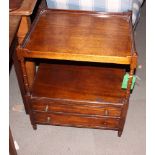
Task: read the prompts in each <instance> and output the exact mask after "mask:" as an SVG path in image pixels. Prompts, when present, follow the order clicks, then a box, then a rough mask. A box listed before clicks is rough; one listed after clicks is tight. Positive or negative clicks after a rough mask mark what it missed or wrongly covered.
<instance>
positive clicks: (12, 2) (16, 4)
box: [9, 0, 23, 11]
mask: <svg viewBox="0 0 155 155" xmlns="http://www.w3.org/2000/svg"><path fill="white" fill-rule="evenodd" d="M22 2H23V0H9V11H13V10H16V9H18V8H20V6H21V5H22Z"/></svg>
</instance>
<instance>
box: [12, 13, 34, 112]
mask: <svg viewBox="0 0 155 155" xmlns="http://www.w3.org/2000/svg"><path fill="white" fill-rule="evenodd" d="M30 25H31V20H30V17H27V16H23V17H22V19H21V23H20V26H19V30H18V34H17V36H18V44H19V45H20V44H22V42H23V40H24V38H25V35H26V34H27V32H28V31H29V29H30ZM13 62H14V67H15V71H16V75H17V79H18V84H19V88H20V91H21V95H22V98H23V103H24V106H25V111H26V113H27V114H28V107H27V104H26V99H25V93H26V91H25V89H24V83H23V77H22V70H21V67H20V63H19V61H18V59H17V55H16V52H14V56H13ZM26 71H27V75H28V82H29V86H30V87H31V85H32V83H33V80H34V76H35V64H34V63H33V62H30V61H27V62H26Z"/></svg>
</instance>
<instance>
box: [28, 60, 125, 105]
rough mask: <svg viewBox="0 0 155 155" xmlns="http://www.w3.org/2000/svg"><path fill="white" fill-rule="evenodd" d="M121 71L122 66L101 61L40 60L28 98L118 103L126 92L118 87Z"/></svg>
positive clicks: (121, 79)
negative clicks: (81, 62)
mask: <svg viewBox="0 0 155 155" xmlns="http://www.w3.org/2000/svg"><path fill="white" fill-rule="evenodd" d="M124 74H125V69H124V68H121V67H113V66H112V67H111V66H107V65H102V64H101V65H98V64H97V65H94V64H93V65H92V64H91V65H90V64H87V63H84V64H78V63H77V64H76V63H73V64H72V63H41V64H40V65H39V68H38V71H37V73H36V77H35V80H34V82H33V85H32V90H31V97H32V98H50V99H58V100H73V101H77V102H79V103H80V102H81V101H87V102H100V103H102V102H104V103H105V102H107V103H122V101H123V99H124V98H125V95H126V90H123V89H122V88H121V85H122V81H123V77H124ZM81 104H82V102H81Z"/></svg>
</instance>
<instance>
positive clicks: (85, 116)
mask: <svg viewBox="0 0 155 155" xmlns="http://www.w3.org/2000/svg"><path fill="white" fill-rule="evenodd" d="M17 55H18V59H19V61H20V65H21V68H22V75H23V79H24V86H25V90H26V93H25V99H26V104H27V105H28V108H29V109H28V110H29V114H30V119H31V123H32V125H33V128H34V129H36V127H37V126H36V125H37V124H44V125H63V126H74V127H88V128H99V129H107V130H116V131H118V136H121V134H122V131H123V128H124V124H125V120H126V115H127V110H128V105H129V97H130V92H131V85H132V79H133V75H134V71H135V69H136V65H137V53H136V49H135V46H134V39H133V33H132V22H131V13H130V12H128V13H119V14H114V13H96V12H87V11H65V10H50V9H46V10H42V11H41V12H40V14H39V15H38V17H37V18H36V20H35V22H34V23H33V26H32V28H31V30H30V31H29V33H28V35H27V38H26V39H25V41H24V42H23V44H22V45H21V46H20V47H19V48H18V50H17ZM27 61H34V62H37V64H38V63H39V66H38V70H37V71H36V73H35V76H34V78H33V82H29V75H28V74H27V70H26V65H25V64H26V62H27ZM126 72H128V73H129V78H128V80H127V88H126V89H122V87H121V85H122V81H123V77H124V75H125V74H126Z"/></svg>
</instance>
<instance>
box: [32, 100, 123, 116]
mask: <svg viewBox="0 0 155 155" xmlns="http://www.w3.org/2000/svg"><path fill="white" fill-rule="evenodd" d="M32 109H33V110H34V111H40V112H63V113H70V114H72V113H73V114H81V115H99V116H112V117H120V115H121V107H116V106H112V105H111V106H110V105H102V106H101V105H100V106H99V105H97V104H93V103H89V104H88V103H87V104H74V103H66V104H65V103H60V102H50V103H47V102H46V103H41V102H40V103H36V102H33V103H32Z"/></svg>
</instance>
